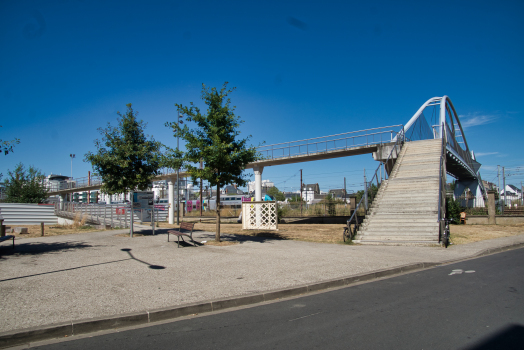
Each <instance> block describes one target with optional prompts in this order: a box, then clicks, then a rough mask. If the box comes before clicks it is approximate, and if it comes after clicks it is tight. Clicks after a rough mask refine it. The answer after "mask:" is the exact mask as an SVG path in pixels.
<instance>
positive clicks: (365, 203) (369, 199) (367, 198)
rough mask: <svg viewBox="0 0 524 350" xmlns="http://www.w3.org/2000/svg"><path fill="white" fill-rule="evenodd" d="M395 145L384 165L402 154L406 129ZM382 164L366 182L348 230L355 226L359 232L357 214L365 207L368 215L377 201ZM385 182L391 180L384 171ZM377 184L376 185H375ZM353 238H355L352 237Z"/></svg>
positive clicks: (399, 135)
mask: <svg viewBox="0 0 524 350" xmlns="http://www.w3.org/2000/svg"><path fill="white" fill-rule="evenodd" d="M394 142H395V144H394V145H393V147H392V148H391V152H390V153H389V155H388V157H387V159H386V161H385V162H384V164H388V163H390V162H392V161H393V159H394V157H397V156H398V155H399V154H400V151H401V150H402V146H403V145H404V142H406V138H405V135H404V129H403V128H402V129H401V130H400V131H399V132H398V133H397V134H396V135H395V137H394ZM381 167H382V164H380V165H379V166H378V167H377V169H376V170H375V172H374V174H373V176H372V177H371V180H370V181H366V183H365V186H364V195H363V196H362V198H361V199H360V201H359V202H358V204H357V206H356V208H355V211H353V214H352V215H351V217H350V218H349V220H348V221H347V226H348V228H351V225H355V226H354V227H355V228H356V230H358V227H359V225H360V223H359V222H358V215H357V212H358V211H359V209H360V208H362V207H364V209H365V212H366V213H367V211H368V209H369V206H370V205H371V204H372V203H373V200H374V199H375V196H376V195H377V194H378V192H379V190H380V185H381V184H382V176H381V174H382V171H381ZM392 171H393V167H391V171H390V173H391V172H392ZM383 173H384V180H387V179H388V178H389V174H388V172H387V171H384V172H383ZM375 184H376V185H375ZM373 186H376V188H375V189H373ZM352 238H353V237H352Z"/></svg>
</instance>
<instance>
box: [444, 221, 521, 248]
mask: <svg viewBox="0 0 524 350" xmlns="http://www.w3.org/2000/svg"><path fill="white" fill-rule="evenodd" d="M449 231H450V236H451V242H453V244H467V243H473V242H479V241H484V240H487V239H494V238H500V237H510V236H517V235H522V234H524V224H516V225H450V227H449Z"/></svg>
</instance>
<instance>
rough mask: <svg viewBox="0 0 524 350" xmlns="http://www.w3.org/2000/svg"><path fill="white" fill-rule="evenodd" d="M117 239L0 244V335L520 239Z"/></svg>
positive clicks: (101, 236) (451, 255) (108, 235)
mask: <svg viewBox="0 0 524 350" xmlns="http://www.w3.org/2000/svg"><path fill="white" fill-rule="evenodd" d="M122 233H125V231H102V232H90V233H80V234H75V235H65V236H52V237H38V238H21V239H18V240H17V241H16V244H17V246H16V249H15V250H14V251H13V250H11V248H10V246H9V243H10V242H3V243H2V244H1V246H0V254H2V256H1V258H0V271H1V273H0V293H1V295H2V303H1V305H0V314H1V315H2V317H1V318H0V332H4V331H12V330H18V329H22V328H27V327H34V326H41V325H48V324H53V323H58V322H65V321H71V320H79V319H86V318H92V317H104V316H111V315H117V314H123V313H128V312H137V311H144V310H152V309H158V308H163V307H170V306H176V305H181V304H186V303H193V302H199V301H204V300H210V299H218V298H224V297H231V296H238V295H245V294H251V293H257V292H261V291H268V290H275V289H280V288H286V287H292V286H297V285H303V284H306V283H312V282H318V281H323V280H328V279H334V278H340V277H345V276H351V275H356V274H360V273H365V272H371V271H375V270H380V269H386V268H390V267H395V266H401V265H405V264H410V263H415V262H438V261H446V260H449V259H456V258H461V257H468V256H472V255H474V254H476V253H478V252H480V251H482V250H484V249H486V248H491V247H498V246H504V245H508V244H511V243H523V242H524V235H520V236H514V237H504V238H497V239H493V240H487V241H481V242H476V243H471V244H464V245H457V246H451V247H450V248H448V249H444V248H440V247H403V246H359V245H343V244H321V243H310V242H300V241H291V240H278V239H270V238H264V237H249V236H242V237H240V238H239V236H235V237H234V238H235V239H236V240H239V239H241V242H240V244H234V245H229V246H199V247H190V246H189V244H186V245H185V246H184V247H181V248H177V244H176V242H169V243H168V242H167V234H166V230H165V229H164V230H157V235H155V236H152V235H144V236H138V237H134V238H129V237H122ZM146 233H147V231H144V234H146ZM119 234H120V235H119ZM223 237H224V238H225V239H228V235H224V236H223ZM195 238H196V240H198V241H202V240H212V239H213V238H214V233H210V232H202V231H199V232H197V234H196V236H195ZM229 238H233V237H231V236H229Z"/></svg>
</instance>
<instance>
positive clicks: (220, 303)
mask: <svg viewBox="0 0 524 350" xmlns="http://www.w3.org/2000/svg"><path fill="white" fill-rule="evenodd" d="M523 247H524V243H515V244H511V245H506V246H502V247H497V248H487V249H484V250H482V251H480V252H478V253H476V254H473V255H472V256H468V257H464V258H459V259H452V260H446V261H441V262H423V263H414V264H408V265H404V266H396V267H393V268H389V269H383V270H377V271H373V272H369V273H364V274H360V275H355V276H348V277H342V278H337V279H332V280H326V281H322V282H317V283H312V284H307V285H301V286H296V287H292V288H285V289H279V290H272V291H268V292H265V293H258V294H251V295H242V296H236V297H231V298H224V299H217V300H210V301H204V302H200V303H194V304H186V305H180V306H176V307H167V308H162V309H154V310H146V311H142V312H137V313H128V314H120V315H115V316H110V317H102V318H92V319H84V320H74V321H71V322H64V323H58V324H51V325H46V326H38V327H32V328H25V329H20V330H15V331H9V332H1V333H0V348H7V347H13V346H17V345H23V344H28V343H32V342H37V341H42V340H49V339H57V338H66V337H72V336H75V335H80V334H87V333H94V332H98V331H103V330H111V329H119V328H125V327H130V326H137V325H145V324H149V323H154V322H158V321H165V320H170V319H173V320H174V319H176V318H180V317H184V316H191V315H197V314H201V313H212V312H216V311H220V310H224V309H229V308H234V307H239V306H246V305H253V304H259V303H262V302H269V301H275V300H279V299H284V298H290V297H295V296H299V295H306V294H309V293H314V292H318V291H322V290H327V289H331V288H340V287H345V286H349V285H352V284H356V283H361V282H367V281H372V280H376V279H379V278H384V277H391V276H395V275H399V274H403V273H409V272H415V271H420V270H424V269H428V268H432V267H435V266H440V265H447V264H451V263H456V262H460V261H463V260H468V259H471V258H476V257H481V256H485V255H490V254H495V253H500V252H504V251H507V250H512V249H518V248H523Z"/></svg>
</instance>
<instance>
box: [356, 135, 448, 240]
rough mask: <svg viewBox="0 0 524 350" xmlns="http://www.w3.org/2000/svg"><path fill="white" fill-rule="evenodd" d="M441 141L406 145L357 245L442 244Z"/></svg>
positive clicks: (371, 209)
mask: <svg viewBox="0 0 524 350" xmlns="http://www.w3.org/2000/svg"><path fill="white" fill-rule="evenodd" d="M441 142H442V141H441V140H440V139H437V140H424V141H412V142H407V143H405V144H404V147H403V148H402V151H401V152H400V154H399V157H398V158H397V161H396V163H395V166H394V167H393V170H392V172H391V174H390V176H389V179H388V180H386V181H383V182H382V185H381V186H380V189H379V191H378V193H377V196H376V197H375V200H374V201H373V203H372V205H371V206H370V208H369V211H368V214H367V215H366V218H365V219H364V222H363V223H362V225H361V227H360V230H359V231H358V232H357V234H356V236H355V239H354V241H355V242H357V243H361V244H390V245H434V244H438V243H439V225H438V222H437V220H438V199H439V193H438V191H439V165H440V153H441V145H442V144H441Z"/></svg>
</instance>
